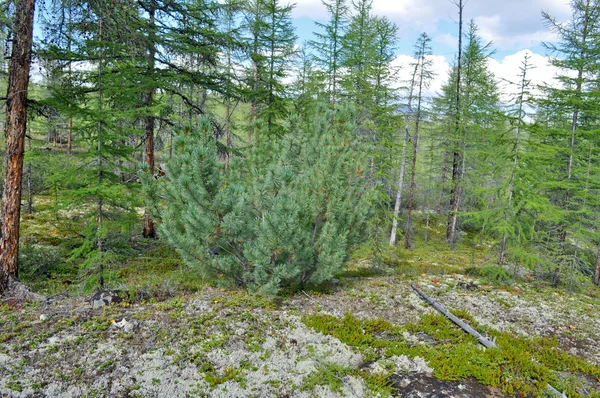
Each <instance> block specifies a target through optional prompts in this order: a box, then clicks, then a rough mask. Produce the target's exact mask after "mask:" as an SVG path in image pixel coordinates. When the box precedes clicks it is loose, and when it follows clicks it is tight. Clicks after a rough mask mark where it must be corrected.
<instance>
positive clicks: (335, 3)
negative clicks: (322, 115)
mask: <svg viewBox="0 0 600 398" xmlns="http://www.w3.org/2000/svg"><path fill="white" fill-rule="evenodd" d="M321 3H322V4H323V5H324V6H325V8H326V9H327V14H328V16H329V20H328V21H327V22H326V23H322V22H315V24H316V26H317V27H318V28H319V29H320V30H321V31H320V32H315V33H314V36H315V39H314V40H311V41H310V42H309V45H310V46H311V47H312V48H313V49H314V50H315V55H314V58H315V61H316V64H317V66H319V67H320V68H322V69H323V72H324V73H325V78H326V79H327V86H328V87H327V92H328V93H329V96H330V98H329V101H330V102H331V103H332V104H335V103H336V101H337V99H338V91H339V80H340V68H341V63H342V50H343V48H342V38H343V35H344V30H345V27H346V23H347V20H348V12H349V9H348V5H347V3H346V0H328V1H327V0H321Z"/></svg>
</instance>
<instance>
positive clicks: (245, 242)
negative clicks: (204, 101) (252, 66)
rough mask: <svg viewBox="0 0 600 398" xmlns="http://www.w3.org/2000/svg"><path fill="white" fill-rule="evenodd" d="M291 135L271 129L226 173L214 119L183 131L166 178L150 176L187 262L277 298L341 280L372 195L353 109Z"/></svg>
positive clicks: (295, 127) (159, 209)
mask: <svg viewBox="0 0 600 398" xmlns="http://www.w3.org/2000/svg"><path fill="white" fill-rule="evenodd" d="M285 129H286V133H285V134H284V135H283V136H282V137H281V138H278V139H275V138H274V137H273V136H270V137H269V138H268V139H267V138H266V134H264V132H263V134H262V138H263V139H259V140H258V141H259V143H258V144H257V145H254V146H252V147H250V148H248V149H247V150H246V151H244V152H243V153H242V155H243V156H238V157H235V158H233V159H232V160H231V163H230V165H229V168H228V169H227V170H226V169H225V167H224V164H223V163H222V162H221V161H220V160H219V157H218V145H217V142H216V141H215V140H214V138H213V137H212V135H211V133H210V131H211V130H210V122H209V121H208V120H206V119H205V120H203V121H202V123H201V126H200V128H199V129H198V130H183V131H181V132H180V133H179V134H178V136H177V137H176V140H175V144H174V154H173V157H172V159H171V160H170V161H169V163H168V164H167V167H166V175H165V176H163V177H160V178H158V179H156V180H155V179H150V178H148V177H147V176H146V174H145V173H141V174H140V175H141V176H142V179H143V186H144V191H145V193H146V194H147V197H150V198H151V200H150V207H151V209H152V212H153V216H154V217H155V218H156V219H157V220H159V222H160V226H159V234H160V236H161V238H162V239H164V240H166V241H167V242H168V243H169V244H171V245H172V246H173V247H174V248H175V249H176V250H177V251H178V252H179V254H180V255H181V256H182V258H183V259H184V261H186V262H187V263H189V264H191V265H194V266H197V267H200V268H202V270H204V271H205V272H208V273H209V274H212V276H214V277H215V278H220V279H225V280H228V281H230V282H233V283H235V284H236V285H241V286H246V287H248V288H250V289H251V290H257V291H260V292H261V293H263V294H270V295H272V294H276V293H277V292H279V291H280V290H281V289H282V288H287V287H290V288H302V287H303V286H305V285H307V284H311V285H316V284H321V283H323V282H326V281H329V280H331V279H332V278H333V277H334V275H335V274H336V273H337V272H339V271H340V270H341V269H342V267H343V265H344V263H345V262H346V261H347V259H348V255H349V250H350V249H351V248H352V246H354V245H355V244H356V243H358V241H359V239H360V237H361V234H362V232H363V231H364V229H365V228H364V226H365V220H366V218H367V216H368V214H367V213H368V212H369V208H370V206H369V203H370V198H371V195H370V189H369V188H368V187H367V186H366V184H365V181H366V179H365V176H364V174H365V164H366V162H365V156H364V154H363V153H362V152H360V151H359V150H358V149H357V148H358V142H357V140H356V136H355V134H354V124H353V122H352V114H351V112H349V111H348V110H342V109H339V110H336V111H330V110H328V109H327V108H326V107H325V106H320V107H319V108H318V109H317V110H316V111H315V114H314V116H313V117H312V118H310V120H309V122H306V123H302V122H301V121H300V119H299V118H297V117H290V118H289V119H288V121H287V123H286V124H285ZM258 136H259V137H261V134H260V133H259V135H258Z"/></svg>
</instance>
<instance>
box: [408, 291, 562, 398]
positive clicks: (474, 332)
mask: <svg viewBox="0 0 600 398" xmlns="http://www.w3.org/2000/svg"><path fill="white" fill-rule="evenodd" d="M410 287H411V288H412V289H413V290H414V291H415V292H417V294H418V295H419V296H421V298H422V299H423V300H425V301H427V303H429V304H430V305H431V306H432V307H433V308H435V309H436V310H438V311H439V312H440V313H441V314H442V315H444V316H445V317H446V318H448V319H450V320H451V321H452V322H453V323H454V324H456V325H457V326H458V327H460V328H461V329H462V330H464V331H465V332H467V333H469V334H470V335H471V336H473V337H475V338H476V339H477V341H479V343H480V344H482V345H483V346H484V347H486V348H498V349H500V347H498V346H497V345H496V341H495V339H494V340H492V339H488V338H487V337H485V336H483V335H482V334H481V333H479V332H478V331H477V330H475V329H473V328H472V327H471V326H469V325H467V324H466V323H465V322H464V321H462V320H461V319H459V318H458V317H456V316H455V315H453V314H452V313H451V312H450V311H448V310H447V309H446V308H445V307H444V306H443V305H441V304H440V303H438V302H436V301H435V300H434V299H432V298H431V297H429V296H428V295H427V294H425V292H423V291H422V290H421V289H419V288H418V287H416V286H415V285H413V284H411V285H410ZM546 390H547V391H548V392H549V393H550V394H551V395H552V396H555V397H560V398H568V397H567V395H566V394H565V393H564V392H562V393H561V392H560V391H558V390H557V389H556V388H554V387H552V386H551V385H550V384H548V385H547V386H546Z"/></svg>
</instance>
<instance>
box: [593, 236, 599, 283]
mask: <svg viewBox="0 0 600 398" xmlns="http://www.w3.org/2000/svg"><path fill="white" fill-rule="evenodd" d="M598 284H600V243H598V254H597V255H596V272H595V273H594V285H596V286H598Z"/></svg>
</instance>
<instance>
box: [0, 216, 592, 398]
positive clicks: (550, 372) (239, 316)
mask: <svg viewBox="0 0 600 398" xmlns="http://www.w3.org/2000/svg"><path fill="white" fill-rule="evenodd" d="M42 205H43V204H42ZM48 206H50V205H49V204H48ZM49 209H50V207H49ZM47 211H48V212H50V210H47ZM48 212H46V213H45V212H43V211H42V212H41V213H40V214H37V215H35V216H34V217H33V218H31V219H28V220H26V222H25V223H24V225H25V227H24V231H25V235H24V237H25V239H28V241H29V242H30V243H31V244H32V245H34V246H32V247H33V249H31V250H32V252H33V253H34V254H35V251H36V250H37V251H43V250H45V249H47V248H51V249H52V250H54V251H55V253H56V258H54V260H56V261H54V260H53V261H46V262H45V263H43V264H42V265H43V271H44V272H41V273H39V272H38V273H36V272H31V273H29V274H24V275H25V276H26V278H24V279H25V281H26V282H27V283H28V284H29V285H30V286H32V287H33V288H34V289H35V290H38V291H41V292H43V293H45V294H48V295H51V294H55V293H58V292H64V293H66V295H69V296H70V297H67V298H56V299H55V301H54V303H53V304H49V305H39V304H25V305H18V306H14V305H10V304H4V305H2V306H0V380H1V381H0V395H2V394H4V395H8V396H34V395H35V394H46V395H59V394H64V395H65V396H107V395H111V394H113V395H117V396H127V395H128V396H165V394H168V395H170V396H215V397H217V396H233V395H231V394H236V395H235V396H240V397H242V396H247V397H250V396H255V397H261V396H274V397H277V396H282V397H283V396H286V394H287V396H298V397H311V396H319V397H325V396H333V397H336V396H356V397H368V396H380V397H385V396H389V395H391V394H394V393H397V389H396V386H395V384H394V380H395V379H394V377H393V376H394V375H401V376H402V377H405V378H408V379H410V378H411V377H413V376H411V373H410V370H407V369H406V368H399V367H398V365H397V364H395V363H394V360H395V359H397V358H399V357H402V358H404V357H407V358H423V359H424V360H426V361H427V363H428V366H429V367H431V368H433V376H434V377H435V378H437V379H440V380H461V381H464V380H467V379H469V380H477V383H480V384H483V385H489V386H498V388H499V389H501V390H502V391H504V393H506V394H510V395H515V394H518V395H526V394H530V395H531V396H540V395H541V394H542V392H543V390H544V387H545V385H546V384H547V383H550V384H552V385H553V386H554V387H556V388H557V389H559V390H563V389H564V390H566V391H567V395H568V396H569V397H587V396H591V397H593V396H598V389H599V387H600V386H599V383H598V380H599V378H600V371H598V367H597V364H598V362H600V344H598V343H599V342H600V341H599V338H598V335H597V330H600V317H599V316H598V310H597V308H598V305H600V294H599V292H598V290H597V289H595V288H593V287H591V286H589V285H584V286H580V288H579V289H578V291H577V292H576V293H574V294H573V295H569V294H568V293H567V292H566V291H564V290H560V289H554V288H551V287H550V286H549V284H548V283H547V282H545V281H543V280H539V279H535V278H531V279H530V278H524V279H522V280H515V279H513V278H512V273H510V275H508V277H506V275H500V276H498V275H499V274H501V273H502V271H501V269H500V268H498V267H495V265H494V264H493V261H491V260H490V259H491V258H493V255H494V252H495V250H496V248H495V246H494V244H493V243H489V242H487V243H486V242H484V241H482V240H481V238H480V237H478V236H471V235H466V236H465V238H464V239H463V240H462V241H461V243H460V244H459V246H458V247H457V248H456V250H453V251H452V250H450V249H449V248H448V247H447V245H446V244H445V243H444V242H443V239H442V237H441V234H442V232H443V231H442V230H441V229H440V228H438V227H439V226H435V225H433V228H432V230H431V231H430V235H429V241H428V245H425V243H424V241H423V237H422V236H421V237H417V238H418V239H417V242H416V248H415V249H414V250H412V251H407V250H403V249H401V248H390V247H388V246H387V245H385V244H384V243H382V244H381V245H380V246H379V249H378V250H379V259H380V262H379V263H378V264H377V267H373V266H372V265H373V264H372V261H371V259H372V252H373V245H365V246H364V247H362V248H360V249H359V250H357V251H356V253H354V256H353V259H352V261H351V262H350V263H349V265H348V267H347V269H346V270H345V271H344V272H342V273H341V274H340V275H338V278H337V281H335V282H334V283H331V284H329V285H327V286H321V287H320V288H315V289H308V290H306V291H304V292H296V293H288V294H285V295H283V296H280V297H277V298H268V297H261V296H257V295H252V294H249V293H248V292H246V291H244V290H231V289H225V288H219V287H218V286H217V285H218V284H216V283H215V282H214V281H209V280H207V279H206V278H205V277H203V275H202V273H201V272H199V270H197V269H190V268H189V267H187V266H185V265H184V264H182V262H181V261H180V259H179V258H178V256H177V254H176V253H174V252H173V251H172V250H171V249H169V248H168V247H166V246H164V245H162V244H161V243H160V242H146V241H144V240H143V239H141V238H140V237H139V236H132V235H127V234H124V235H123V236H124V237H125V238H124V239H125V242H124V246H127V247H129V248H131V251H130V252H128V253H129V254H127V255H123V257H121V259H122V262H121V263H119V264H115V265H114V266H113V267H112V268H111V269H110V272H111V274H110V275H111V278H110V279H108V281H109V283H110V287H112V288H117V289H119V290H120V291H121V292H122V294H123V296H124V298H125V300H124V302H123V303H121V304H119V305H116V306H109V307H107V308H103V309H98V310H92V309H91V308H90V306H89V304H88V303H86V302H85V301H84V293H85V290H84V289H83V288H82V283H83V278H84V277H83V276H82V275H81V271H80V270H79V269H78V268H77V262H76V261H75V262H73V261H66V257H65V252H66V251H68V250H69V249H70V248H72V247H73V245H74V242H75V241H76V240H77V234H79V233H81V231H82V230H81V225H79V224H78V222H77V221H76V220H70V219H65V218H61V217H59V218H58V221H57V219H56V217H54V216H49V215H48ZM56 222H58V223H67V224H69V225H70V227H69V228H70V229H69V228H66V229H65V228H64V227H65V225H62V224H61V225H59V226H57V227H56V228H55V229H56V231H58V230H61V231H63V230H64V231H71V232H68V233H65V234H58V233H51V234H47V235H46V234H41V233H40V234H38V232H39V231H38V230H40V231H41V230H46V229H47V228H49V227H50V226H51V225H53V224H54V223H56ZM435 228H438V229H440V231H437V230H436V229H435ZM36 231H38V232H36ZM436 231H437V232H436ZM438 232H439V233H438ZM117 244H119V245H120V243H119V242H116V243H115V245H116V246H117ZM61 256H62V257H61ZM41 258H44V257H43V256H38V257H36V256H35V255H32V257H30V259H33V260H35V259H38V260H37V261H39V260H40V259H41ZM46 258H47V256H46ZM61 258H62V259H63V260H65V261H61ZM467 270H468V271H469V273H470V275H465V274H466V273H467ZM34 271H35V268H34ZM27 278H29V279H27ZM409 283H415V284H417V285H419V286H421V287H422V288H423V289H424V290H425V291H426V292H427V293H428V294H429V295H430V296H432V297H433V298H434V299H435V300H437V301H439V302H440V303H442V304H443V305H445V306H447V307H448V308H450V309H452V310H453V311H454V312H455V314H456V315H458V316H460V317H461V318H463V319H465V320H467V321H468V322H469V323H470V324H471V325H472V326H473V327H475V328H477V329H478V330H479V331H480V332H482V333H484V334H486V335H488V336H494V337H496V339H497V344H498V345H499V346H500V347H501V349H500V350H493V349H492V350H483V349H482V348H481V347H479V346H478V345H477V343H476V341H475V340H474V339H473V338H471V337H469V336H468V335H466V334H465V333H463V332H462V331H461V330H459V329H458V328H457V327H456V326H454V325H453V324H451V323H450V322H448V321H447V320H446V319H444V318H443V317H441V316H440V315H438V314H437V313H436V312H435V310H433V309H432V308H431V307H430V306H428V305H427V304H426V303H425V302H424V301H422V300H421V299H420V298H419V297H418V296H416V295H415V294H414V293H413V292H412V291H411V289H410V287H409ZM66 295H65V296H66ZM40 314H49V315H51V318H50V319H49V320H47V321H41V320H40V318H39V316H40ZM120 316H127V317H128V318H130V319H133V320H135V321H137V322H139V326H138V327H137V328H135V329H134V330H133V331H132V332H131V333H127V332H124V331H122V330H120V329H118V328H117V327H115V325H114V324H113V322H112V320H114V319H116V318H118V317H120ZM375 365H377V366H375ZM415 377H416V376H415ZM465 385H468V383H466V382H465ZM466 392H468V391H466Z"/></svg>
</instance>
